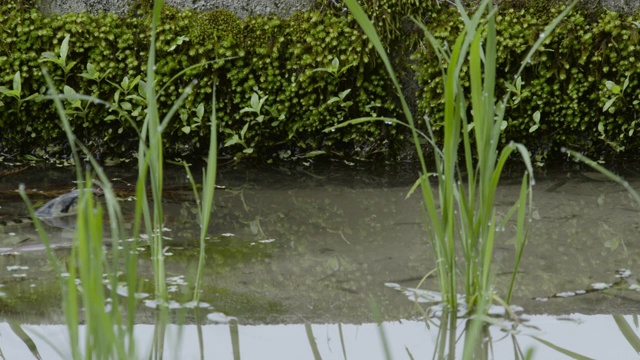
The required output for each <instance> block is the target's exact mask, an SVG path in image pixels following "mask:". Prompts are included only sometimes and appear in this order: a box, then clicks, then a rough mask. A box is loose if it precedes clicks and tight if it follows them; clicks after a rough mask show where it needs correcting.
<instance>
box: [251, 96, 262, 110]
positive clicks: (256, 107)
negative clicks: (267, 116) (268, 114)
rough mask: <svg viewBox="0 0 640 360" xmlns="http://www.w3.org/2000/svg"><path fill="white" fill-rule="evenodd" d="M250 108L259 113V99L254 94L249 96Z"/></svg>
mask: <svg viewBox="0 0 640 360" xmlns="http://www.w3.org/2000/svg"><path fill="white" fill-rule="evenodd" d="M251 108H252V109H253V110H254V111H256V112H258V111H260V99H259V98H258V94H256V93H253V94H252V95H251Z"/></svg>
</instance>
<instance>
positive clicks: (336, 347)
mask: <svg viewBox="0 0 640 360" xmlns="http://www.w3.org/2000/svg"><path fill="white" fill-rule="evenodd" d="M624 318H625V320H626V321H627V322H628V323H630V324H633V322H632V321H633V319H632V317H631V316H625V317H624ZM529 319H530V322H529V323H528V324H529V325H533V326H536V327H538V328H539V329H541V330H540V331H536V330H533V329H531V328H525V329H524V330H523V334H521V335H519V336H518V337H517V341H518V343H519V345H520V347H521V348H522V349H524V350H526V349H528V348H531V347H534V348H535V353H534V359H564V358H566V357H565V356H564V355H562V354H560V353H558V352H556V351H555V350H553V349H551V348H549V347H547V346H544V345H542V344H540V343H538V342H537V341H536V340H534V339H533V338H531V337H530V336H527V335H536V336H539V337H541V338H542V339H544V340H547V341H550V342H552V343H553V344H555V345H558V346H560V347H563V348H565V349H568V350H571V351H574V352H577V353H579V354H581V355H584V356H588V357H591V358H595V359H633V358H637V356H638V354H637V353H636V352H635V351H634V350H633V348H632V347H631V346H630V345H629V343H628V342H627V341H626V340H625V338H624V336H623V335H622V334H621V333H620V330H619V328H618V327H617V326H616V323H615V320H614V319H613V317H612V316H610V315H590V316H586V315H580V314H574V315H571V316H568V317H564V318H562V319H560V318H557V317H553V316H547V315H535V316H530V317H529ZM567 319H570V320H573V321H567ZM22 327H23V329H24V330H25V331H26V332H27V333H28V334H29V335H30V336H31V338H32V339H33V340H34V342H35V344H36V346H37V348H38V351H39V352H40V354H41V355H42V358H43V359H47V360H50V359H51V360H55V359H70V356H67V354H70V352H69V351H68V349H66V350H63V352H62V354H59V353H58V352H57V351H55V350H54V349H53V348H52V347H51V346H50V344H55V346H62V345H61V344H65V343H66V337H67V333H66V330H65V329H64V327H63V326H62V325H23V326H22ZM384 327H385V331H386V334H387V336H388V341H389V344H390V350H391V355H392V358H393V359H406V358H407V349H408V350H409V351H410V352H411V354H412V355H413V357H414V358H416V359H427V358H432V356H433V352H434V346H435V345H434V344H435V341H436V336H437V329H436V328H435V327H434V326H432V327H431V330H429V329H427V328H426V326H425V324H424V323H423V322H420V321H412V320H407V321H402V322H386V323H384ZM83 329H84V327H81V330H83ZM311 329H312V332H313V335H314V337H315V342H316V345H317V347H318V350H319V353H320V355H321V357H322V359H342V358H343V355H342V347H341V342H340V333H339V329H338V325H337V324H314V325H311ZM521 329H522V328H521ZM179 331H182V336H181V337H179V336H178V332H179ZM342 331H343V335H344V342H345V348H346V355H347V359H367V360H369V359H371V360H374V359H383V358H384V353H383V349H382V344H381V342H380V336H379V332H378V329H377V326H376V325H375V324H362V325H353V324H345V325H342ZM635 331H636V333H638V329H636V330H635ZM202 332H203V342H204V345H203V346H204V351H205V355H204V358H205V359H233V350H232V340H231V335H230V334H231V333H232V332H230V329H229V325H204V326H203V327H202ZM153 333H154V326H153V325H137V326H136V328H135V336H136V341H137V344H138V345H137V348H138V358H139V359H143V358H147V357H148V351H149V350H150V349H151V342H152V339H153ZM166 334H167V346H166V351H165V355H167V356H165V359H174V358H175V359H200V353H199V346H198V343H197V339H198V336H197V327H196V326H195V325H186V326H183V327H182V329H181V330H180V329H179V327H178V326H175V325H171V326H169V327H168V329H167V333H166ZM238 334H239V343H240V356H241V358H242V359H244V360H247V359H248V360H253V359H255V360H269V359H274V360H275V359H277V360H289V359H291V360H299V359H312V358H313V353H312V350H311V346H310V344H309V340H308V337H307V333H306V331H305V325H304V324H294V325H257V326H243V325H240V326H238ZM491 335H492V337H493V338H494V339H502V340H499V341H494V343H493V345H492V346H493V350H494V353H493V355H494V356H493V358H495V359H512V358H513V357H514V354H513V346H514V345H513V343H512V340H511V339H510V338H509V337H505V336H504V335H505V334H504V333H503V332H501V331H500V330H499V329H497V328H495V327H493V328H492V330H491ZM178 338H182V339H183V341H182V342H181V343H179V344H175V343H174V342H172V341H171V339H178ZM44 339H46V340H44ZM80 343H81V344H82V343H83V339H82V333H81V339H80ZM405 348H406V349H405ZM0 349H1V350H2V353H3V355H4V357H5V358H6V359H27V358H32V357H33V355H32V353H31V352H30V351H29V349H28V348H27V346H26V345H25V344H24V343H23V342H22V341H21V340H20V338H19V337H18V336H16V335H15V333H14V332H13V331H12V330H11V328H10V326H9V324H8V323H6V322H5V323H0ZM174 354H178V355H174ZM458 354H462V351H461V348H459V349H458Z"/></svg>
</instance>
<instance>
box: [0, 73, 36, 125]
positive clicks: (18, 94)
mask: <svg viewBox="0 0 640 360" xmlns="http://www.w3.org/2000/svg"><path fill="white" fill-rule="evenodd" d="M0 93H1V94H2V95H4V96H8V97H12V98H14V99H15V102H16V104H15V106H14V107H13V109H10V110H9V111H7V113H15V116H17V117H18V118H20V109H22V106H23V105H24V103H26V102H27V101H30V100H38V99H39V98H40V96H41V94H40V93H34V94H31V95H29V96H27V97H25V98H23V97H22V78H21V76H20V71H17V72H16V73H15V74H14V75H13V86H12V88H11V89H9V88H7V87H6V86H0ZM0 106H6V105H5V104H4V102H2V101H0ZM2 123H3V121H2V120H0V124H2Z"/></svg>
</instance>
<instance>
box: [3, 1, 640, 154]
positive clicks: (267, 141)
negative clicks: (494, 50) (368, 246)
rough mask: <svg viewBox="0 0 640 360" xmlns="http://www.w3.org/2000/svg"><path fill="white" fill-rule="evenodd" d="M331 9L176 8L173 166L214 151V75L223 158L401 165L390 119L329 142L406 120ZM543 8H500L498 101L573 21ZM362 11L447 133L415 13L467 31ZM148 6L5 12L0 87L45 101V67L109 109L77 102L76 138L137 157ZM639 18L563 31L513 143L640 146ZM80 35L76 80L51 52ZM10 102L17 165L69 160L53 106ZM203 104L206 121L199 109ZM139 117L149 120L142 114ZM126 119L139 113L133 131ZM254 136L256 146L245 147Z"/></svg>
mask: <svg viewBox="0 0 640 360" xmlns="http://www.w3.org/2000/svg"><path fill="white" fill-rule="evenodd" d="M319 4H320V5H319V9H318V10H316V11H309V12H305V13H297V14H294V15H293V16H292V17H291V18H289V19H280V18H276V17H271V16H268V17H250V18H247V19H244V20H242V19H239V18H238V17H237V16H235V15H234V14H232V13H230V12H228V11H226V10H215V11H210V12H197V11H179V10H177V9H174V8H171V7H168V6H166V7H165V8H164V9H163V22H162V24H161V26H160V27H159V29H158V43H157V54H158V55H157V58H158V61H157V69H156V72H157V81H158V82H157V84H156V86H157V87H158V89H159V88H164V91H163V92H161V93H160V94H159V95H158V100H159V104H160V110H161V112H163V113H166V112H167V111H168V109H169V108H170V107H171V105H172V104H173V103H174V102H175V101H176V99H177V98H178V97H179V96H180V94H181V92H182V91H183V89H184V88H185V87H187V86H188V85H189V84H190V83H191V82H192V80H193V79H197V80H198V83H197V86H196V87H195V91H193V93H192V94H191V95H190V96H189V97H188V98H187V100H186V102H185V105H184V107H183V108H182V109H181V110H180V111H179V113H178V116H177V118H176V119H175V120H174V121H172V122H171V123H170V126H169V128H167V129H166V136H167V140H168V141H167V147H168V148H167V149H166V151H167V153H168V154H169V156H179V157H199V154H200V153H201V151H203V150H204V148H202V147H201V145H206V144H208V142H207V141H205V140H206V138H207V136H208V133H207V131H208V126H203V125H204V123H206V122H207V121H208V120H207V118H208V114H209V113H210V111H211V109H210V100H211V88H212V84H213V81H214V80H215V79H217V81H218V92H217V94H218V102H217V107H218V119H219V120H220V130H221V140H222V141H221V143H222V144H225V143H226V144H228V146H226V147H223V148H222V150H221V151H222V152H223V153H227V154H231V155H233V154H236V153H241V152H242V151H244V154H245V156H247V155H250V156H255V155H256V154H257V155H258V156H261V157H267V158H268V157H271V156H277V155H275V154H277V153H278V151H279V150H282V152H281V154H282V153H285V152H286V153H287V154H290V155H289V156H294V155H302V154H304V153H307V152H310V151H314V150H325V151H328V152H331V153H333V154H342V155H343V156H356V157H368V156H371V154H375V153H378V152H382V153H388V154H398V152H402V151H404V149H405V148H407V146H406V144H407V141H406V140H404V139H406V137H405V134H406V133H405V132H404V129H399V128H396V127H393V126H388V125H385V124H382V123H380V122H374V123H366V124H364V125H362V126H357V127H356V126H353V127H345V128H341V129H338V130H336V131H335V132H323V130H325V129H327V128H328V127H330V126H333V125H336V124H338V123H340V122H342V121H344V120H348V119H353V118H358V117H363V116H398V115H399V112H398V109H397V105H396V102H395V96H394V94H393V93H392V92H391V89H392V87H391V86H390V84H389V80H388V78H387V75H386V73H385V71H384V69H383V65H382V64H381V62H380V61H377V60H376V59H377V55H376V54H375V51H374V50H373V48H372V46H371V44H370V43H369V41H368V40H367V39H366V37H365V36H364V35H363V34H362V32H361V31H360V29H359V28H358V26H357V24H356V23H355V21H354V20H353V19H352V18H351V16H349V15H348V14H345V13H343V12H342V8H338V7H335V5H334V4H333V2H330V1H328V2H319ZM540 4H541V2H535V3H531V4H530V5H531V6H530V7H526V6H525V5H523V4H522V3H521V2H517V1H514V2H513V4H510V3H505V4H503V6H501V9H500V12H499V13H498V15H497V16H498V26H499V29H498V34H499V39H498V44H499V48H498V61H499V66H498V67H499V78H500V79H502V81H501V82H500V83H499V84H498V87H499V88H498V93H501V92H502V93H503V92H504V91H505V90H506V84H507V83H506V81H510V79H512V77H513V74H514V73H515V71H516V70H517V68H518V67H519V64H520V61H521V60H522V59H523V58H524V56H525V54H526V52H527V51H528V49H529V47H530V46H531V45H532V44H533V42H535V41H536V40H537V39H538V38H539V36H540V33H541V32H542V30H543V28H544V26H545V24H547V23H548V22H549V21H550V20H551V18H552V17H553V16H555V14H557V13H558V12H559V11H560V9H561V7H560V6H558V7H554V8H553V9H551V11H549V9H548V8H547V7H543V6H541V5H540ZM363 6H364V7H365V9H366V10H367V11H368V12H369V14H370V16H371V17H372V18H373V19H374V22H375V24H376V27H377V28H378V31H379V33H380V34H382V38H383V40H384V41H385V43H386V46H387V47H388V49H389V50H390V52H391V54H393V59H394V64H395V66H396V67H398V68H401V69H405V70H406V69H408V68H410V67H413V68H414V69H415V70H416V71H417V83H418V84H419V86H418V88H419V90H416V91H415V92H416V93H417V94H418V96H419V97H418V99H419V100H418V101H417V109H418V110H417V111H418V114H417V115H418V116H419V117H420V118H421V117H422V114H424V113H427V114H428V115H429V117H430V119H431V121H432V124H433V125H434V126H435V128H436V129H437V128H438V126H439V124H440V123H441V122H442V118H441V107H442V103H443V99H442V88H441V81H440V76H441V75H442V74H441V70H440V67H439V64H438V59H437V57H436V56H435V55H434V54H433V52H432V51H431V50H430V49H429V48H428V47H427V46H422V45H421V42H424V41H425V40H424V39H423V38H422V35H421V34H420V32H419V31H418V30H417V29H416V27H415V26H413V25H412V22H411V21H410V20H409V19H408V17H407V15H408V14H411V15H413V16H415V17H417V18H420V19H421V20H422V21H424V22H425V23H426V24H427V26H428V28H429V29H430V30H431V31H432V33H433V34H434V36H435V37H437V38H439V39H446V40H448V41H449V43H451V41H452V39H453V36H455V34H457V33H459V31H460V28H461V22H460V20H459V19H458V17H459V14H458V13H457V11H455V9H454V8H452V7H450V6H446V5H443V6H438V5H437V4H436V3H435V2H423V1H417V2H412V1H409V2H407V1H398V0H384V1H364V2H363ZM144 9H146V7H145V3H144V2H143V1H142V2H140V4H139V7H138V10H137V11H140V12H141V14H142V15H143V16H139V17H136V16H130V17H127V18H122V17H118V16H115V15H109V14H101V15H99V16H92V15H88V14H66V15H57V16H44V15H42V14H40V13H39V12H37V11H36V10H34V9H32V8H28V7H24V6H22V7H20V6H18V5H17V3H16V2H11V3H8V4H3V5H0V22H2V23H3V24H6V26H4V27H2V29H0V36H2V37H3V39H4V40H3V42H2V43H1V44H0V70H1V72H0V74H2V76H1V77H0V85H3V86H6V87H8V88H10V87H11V83H12V81H13V77H14V74H15V73H16V72H17V71H20V74H21V85H22V96H23V98H24V97H27V96H29V95H32V94H44V87H43V86H44V80H43V78H42V76H41V71H40V69H41V67H42V66H44V67H45V68H46V69H47V71H48V72H49V73H50V74H51V75H52V76H53V77H54V79H55V81H56V83H57V84H58V90H59V91H61V92H62V91H63V90H64V86H65V85H66V86H67V87H69V88H71V89H73V90H74V91H75V92H76V93H82V94H88V95H92V96H95V97H98V98H100V99H103V100H105V101H107V102H109V103H111V104H112V105H113V107H112V108H111V109H110V108H107V107H105V106H103V105H100V104H93V103H86V104H84V103H83V104H82V105H83V109H84V110H83V111H82V112H80V111H78V109H77V108H72V107H71V106H70V105H71V102H67V105H68V107H69V116H70V117H71V118H72V126H74V130H75V131H76V133H77V135H78V136H79V137H80V139H81V140H82V141H84V142H85V143H88V144H89V145H90V147H91V148H92V149H94V151H95V153H96V154H97V155H101V156H110V157H128V156H129V154H130V153H131V152H133V151H135V149H136V144H137V140H136V139H137V130H136V127H139V126H140V125H141V122H142V120H143V119H144V112H143V111H142V109H143V108H144V101H145V100H144V99H143V98H141V97H140V94H139V91H138V86H136V87H134V88H132V89H129V90H127V91H123V90H119V86H120V84H121V83H122V81H123V79H125V77H126V78H128V79H130V80H132V79H134V78H136V77H137V76H141V77H142V78H144V74H145V71H146V69H145V67H146V57H147V52H148V49H147V46H148V40H149V39H148V21H149V19H148V15H145V14H147V13H146V12H145V11H147V10H144ZM143 10H144V11H143ZM637 20H638V19H637V16H635V17H628V16H624V15H621V14H616V13H612V12H607V11H590V10H586V9H580V10H577V11H574V12H572V13H571V14H570V15H569V16H568V17H567V18H566V19H565V20H563V22H562V23H561V24H560V26H559V27H558V29H557V31H556V33H555V34H554V35H553V36H551V37H549V38H548V40H547V42H546V43H545V44H544V49H543V50H542V51H540V52H539V53H538V54H537V55H536V56H534V58H532V63H531V64H530V65H529V66H528V68H527V69H526V70H525V72H524V73H523V75H522V82H523V85H522V90H521V93H520V94H519V96H518V98H519V100H520V101H519V102H518V103H517V104H515V103H514V104H511V105H510V108H509V109H508V111H507V114H508V119H507V120H508V122H509V126H508V127H507V128H506V130H505V133H504V140H505V141H509V140H515V141H520V142H524V143H526V144H527V145H529V146H530V148H531V149H532V150H534V151H536V152H538V153H540V154H541V157H545V156H546V155H547V153H558V152H557V149H558V148H559V147H560V146H572V147H574V148H577V149H579V150H582V151H584V152H587V153H592V154H593V153H598V152H600V151H602V150H611V149H615V150H621V149H622V148H624V149H625V150H633V149H637V147H638V145H640V144H639V141H638V140H636V136H634V135H636V129H635V128H636V127H637V126H638V124H637V121H636V114H637V113H639V110H640V108H639V106H640V104H639V103H638V101H637V100H638V97H637V94H638V91H639V90H640V89H639V86H640V82H639V81H638V80H637V77H638V76H637V72H638V71H639V68H638V67H637V65H636V64H637V59H636V58H637V57H638V55H637V54H636V52H637V48H638V46H639V45H638V38H639V36H638V28H637V27H636V26H635V25H634V24H633V21H637ZM67 35H69V36H70V42H69V44H70V45H69V49H68V55H67V61H68V62H69V63H72V62H75V65H73V67H71V68H70V69H66V70H65V69H63V68H62V67H61V66H58V65H56V64H55V63H53V62H41V61H40V60H41V58H42V53H43V52H47V51H48V52H54V53H56V52H57V51H59V47H60V45H61V43H62V40H63V39H64V38H65V37H66V36H67ZM56 54H59V53H56ZM412 54H413V55H412ZM217 59H218V60H221V59H222V60H224V61H218V62H213V63H208V64H207V65H205V66H201V67H197V68H194V69H193V70H191V71H189V72H187V73H186V74H183V75H182V76H180V77H177V78H175V77H176V75H177V74H178V73H180V72H181V71H182V70H183V69H185V68H188V67H190V66H192V65H195V64H199V63H203V62H211V61H214V60H217ZM334 59H336V60H335V61H337V63H335V64H337V66H336V67H335V68H334V67H333V66H334V65H333V64H334ZM88 64H90V65H91V66H92V67H93V69H95V71H97V72H98V73H100V74H102V77H101V78H100V79H91V78H88V77H87V76H79V75H81V74H83V73H84V75H86V72H87V65H88ZM463 73H464V69H463ZM174 78H175V79H174ZM627 78H629V81H628V85H627V87H626V88H625V90H624V92H622V93H621V94H617V95H618V97H617V98H616V99H615V100H614V101H613V103H612V106H611V107H610V108H609V109H608V111H607V112H603V111H602V108H603V106H605V104H606V103H607V102H608V101H610V100H611V99H612V98H613V97H614V96H616V94H612V93H611V90H610V89H609V88H607V84H610V83H611V82H612V83H615V84H617V85H619V86H622V84H623V83H624V82H625V79H627ZM171 79H174V80H173V81H172V82H171V83H169V81H170V80H171ZM405 80H406V81H408V82H410V80H411V79H410V78H409V77H406V79H405ZM463 84H464V81H463ZM410 89H411V87H408V88H407V91H411V90H410ZM254 94H255V96H257V97H258V99H264V101H263V104H262V108H261V110H260V113H259V114H258V113H256V112H255V111H246V110H243V109H246V108H250V107H251V106H252V104H251V99H252V97H253V96H254ZM341 94H342V95H343V97H342V98H339V96H340V95H341ZM337 99H338V100H337ZM0 101H1V102H2V103H1V104H0V110H2V112H1V113H0V124H2V126H3V131H2V133H1V134H0V149H1V150H2V152H3V153H19V154H27V153H34V154H38V156H45V154H47V155H46V156H59V155H62V154H65V153H66V152H67V151H68V149H67V145H66V139H65V137H64V135H63V134H62V132H61V131H60V129H59V126H58V120H57V115H56V113H55V111H54V109H53V107H52V104H51V102H50V101H29V102H26V103H19V102H18V101H17V100H16V99H14V98H12V97H10V96H4V95H1V94H0ZM125 103H128V105H127V104H125ZM201 104H202V105H203V106H204V111H199V110H198V108H199V107H200V105H201ZM138 107H140V109H141V110H136V109H138ZM114 108H118V109H121V110H122V111H124V112H125V113H127V114H128V115H129V116H130V117H131V121H130V120H128V119H126V118H125V117H123V116H122V115H121V114H119V113H118V112H116V111H115V110H114ZM537 111H539V112H540V113H541V121H540V126H539V127H537V129H535V131H533V132H531V131H530V130H531V128H532V125H533V124H534V120H533V114H534V113H536V112H537ZM202 114H204V115H202ZM201 115H202V116H201ZM241 135H242V139H243V141H242V143H240V142H237V141H235V142H234V141H233V139H234V137H238V138H240V136H241ZM42 144H50V146H48V147H46V148H45V147H43V145H42ZM249 150H250V151H249ZM400 155H402V154H400Z"/></svg>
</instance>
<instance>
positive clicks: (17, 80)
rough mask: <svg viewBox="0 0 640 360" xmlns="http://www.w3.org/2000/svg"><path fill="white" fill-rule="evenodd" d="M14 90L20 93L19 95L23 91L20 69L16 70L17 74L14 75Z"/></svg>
mask: <svg viewBox="0 0 640 360" xmlns="http://www.w3.org/2000/svg"><path fill="white" fill-rule="evenodd" d="M13 90H14V91H16V92H17V93H18V96H20V93H22V81H21V79H20V71H16V74H15V75H13Z"/></svg>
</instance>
